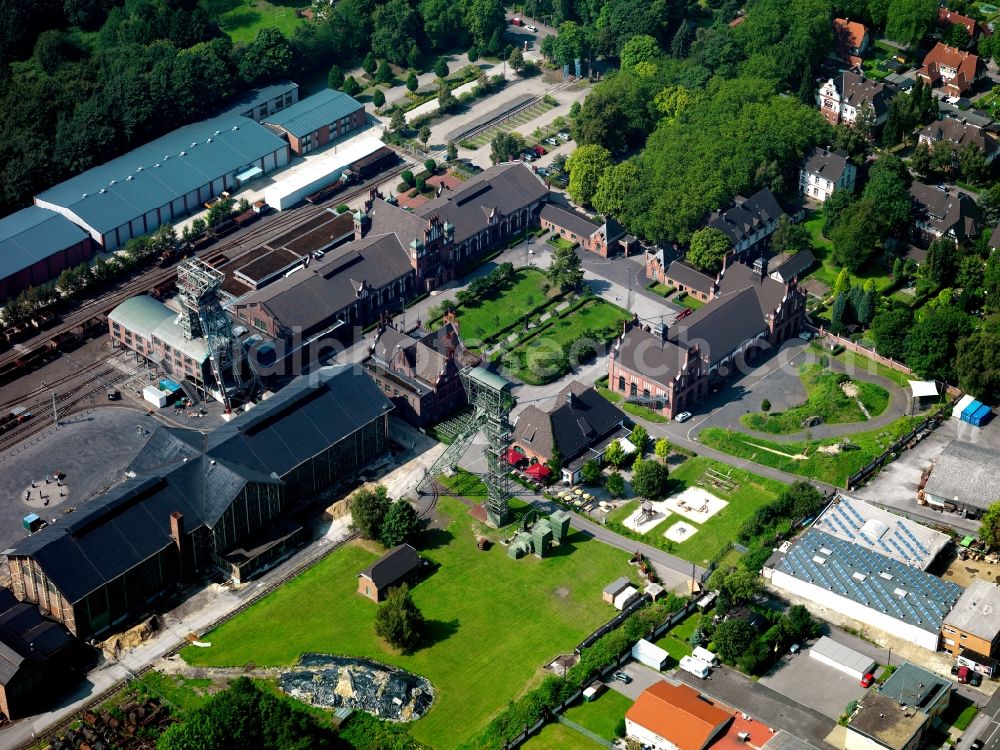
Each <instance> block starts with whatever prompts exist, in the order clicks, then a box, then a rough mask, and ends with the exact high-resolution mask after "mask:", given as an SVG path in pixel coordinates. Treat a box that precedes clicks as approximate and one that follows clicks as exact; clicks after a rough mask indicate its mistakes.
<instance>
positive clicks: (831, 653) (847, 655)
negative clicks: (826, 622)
mask: <svg viewBox="0 0 1000 750" xmlns="http://www.w3.org/2000/svg"><path fill="white" fill-rule="evenodd" d="M809 656H810V658H813V659H815V660H816V661H818V662H820V663H821V664H826V665H827V666H828V667H833V668H834V669H836V670H839V671H841V672H843V673H844V674H847V675H850V676H851V677H854V678H855V679H858V680H860V679H861V678H862V677H864V676H865V675H866V674H869V673H871V671H872V670H873V669H875V660H874V659H872V658H871V657H870V656H865V655H864V654H862V653H861V652H860V651H855V650H854V649H853V648H850V647H849V646H845V645H844V644H843V643H837V642H836V641H835V640H833V639H832V638H830V637H829V636H825V635H824V636H823V637H822V638H820V639H819V640H818V641H816V643H815V644H814V645H813V647H812V648H810V649H809Z"/></svg>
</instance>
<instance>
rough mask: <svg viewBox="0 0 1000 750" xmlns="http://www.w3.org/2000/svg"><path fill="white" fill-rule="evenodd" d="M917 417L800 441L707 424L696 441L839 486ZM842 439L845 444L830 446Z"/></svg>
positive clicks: (772, 466) (902, 433)
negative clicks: (783, 439) (864, 429)
mask: <svg viewBox="0 0 1000 750" xmlns="http://www.w3.org/2000/svg"><path fill="white" fill-rule="evenodd" d="M921 419H922V418H915V417H902V418H900V419H897V420H896V421H895V422H892V423H890V424H888V425H886V426H885V427H883V428H882V429H880V430H872V431H870V432H857V433H854V434H852V435H850V436H849V437H848V438H842V437H835V438H827V439H825V440H809V441H804V442H803V441H799V442H777V441H773V440H764V439H762V438H757V437H751V436H750V435H746V434H744V433H742V432H739V431H737V430H726V429H724V428H722V427H709V428H708V429H706V430H702V431H701V432H700V433H698V441H699V442H700V443H703V444H705V445H707V446H709V447H711V448H715V449H717V450H720V451H724V452H725V453H728V454H729V455H731V456H737V457H738V458H746V459H748V460H750V461H754V462H755V463H759V464H762V465H764V466H770V467H771V468H772V469H778V470H780V471H787V472H788V473H789V474H798V475H800V476H803V477H809V478H811V479H818V480H819V481H821V482H826V483H827V484H832V485H836V486H837V487H843V486H844V485H845V484H846V482H847V478H848V477H850V476H851V475H852V474H854V473H856V472H857V471H858V470H859V469H861V468H862V467H864V466H865V465H866V464H868V462H870V461H871V460H873V459H874V458H875V457H876V456H878V455H879V454H881V453H882V452H883V451H885V450H886V449H887V448H888V447H889V446H890V445H892V443H894V442H895V441H896V440H897V439H898V438H900V437H902V436H903V435H905V434H906V433H907V432H909V431H910V430H911V429H912V428H913V427H914V426H915V425H916V424H917V423H918V422H919V421H920V420H921ZM845 440H846V441H847V444H846V446H842V447H840V448H834V447H832V446H837V445H838V444H842V443H843V442H844V441H845ZM821 449H825V450H821Z"/></svg>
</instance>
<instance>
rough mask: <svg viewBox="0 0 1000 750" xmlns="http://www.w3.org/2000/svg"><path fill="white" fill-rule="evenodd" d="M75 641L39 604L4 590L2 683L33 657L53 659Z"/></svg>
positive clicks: (0, 599) (0, 601) (0, 597)
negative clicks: (40, 610)
mask: <svg viewBox="0 0 1000 750" xmlns="http://www.w3.org/2000/svg"><path fill="white" fill-rule="evenodd" d="M72 644H73V636H71V635H70V634H69V631H68V630H66V628H64V627H63V626H62V625H60V624H59V623H57V622H53V621H52V620H47V619H45V618H44V617H42V613H41V612H39V610H38V607H37V606H35V605H34V604H31V603H29V602H19V601H18V600H17V598H16V597H15V596H14V594H13V593H12V592H11V591H10V589H0V685H6V684H7V683H8V682H9V681H10V680H11V678H12V677H13V676H14V675H15V674H16V672H17V670H18V668H19V667H20V665H21V664H22V663H23V662H24V661H26V660H29V659H38V660H42V659H49V658H51V657H53V656H55V655H56V654H57V653H59V652H60V651H62V650H63V649H65V648H68V647H69V646H71V645H72Z"/></svg>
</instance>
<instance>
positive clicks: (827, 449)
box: [816, 443, 840, 456]
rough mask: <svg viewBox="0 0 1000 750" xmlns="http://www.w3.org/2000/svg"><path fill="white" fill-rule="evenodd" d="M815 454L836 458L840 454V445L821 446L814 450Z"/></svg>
mask: <svg viewBox="0 0 1000 750" xmlns="http://www.w3.org/2000/svg"><path fill="white" fill-rule="evenodd" d="M816 452H817V453H825V454H827V455H828V456H836V455H837V454H838V453H840V443H834V444H833V445H821V446H820V447H819V448H817V449H816Z"/></svg>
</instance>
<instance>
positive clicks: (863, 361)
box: [812, 341, 916, 388]
mask: <svg viewBox="0 0 1000 750" xmlns="http://www.w3.org/2000/svg"><path fill="white" fill-rule="evenodd" d="M812 347H813V348H814V349H818V350H819V351H821V352H823V353H824V354H826V355H827V356H831V355H830V350H829V349H825V348H824V347H823V344H822V343H821V342H820V341H813V343H812ZM832 356H833V358H834V359H836V360H838V361H840V362H841V363H843V365H844V367H845V369H846V370H847V372H848V374H851V373H855V372H868V373H872V374H874V375H881V376H882V377H883V378H886V379H887V380H891V381H892V382H893V383H895V384H896V385H898V386H899V387H900V388H909V387H910V383H909V381H910V380H912V379H913V378H914V377H916V376H914V375H908V374H907V373H905V372H901V371H899V370H894V369H893V368H891V367H886V366H885V365H883V364H882V363H881V362H876V361H875V360H874V359H870V358H868V357H866V356H865V355H863V354H857V353H855V352H852V351H851V350H849V349H845V350H844V351H842V352H841V353H840V354H836V355H832Z"/></svg>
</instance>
